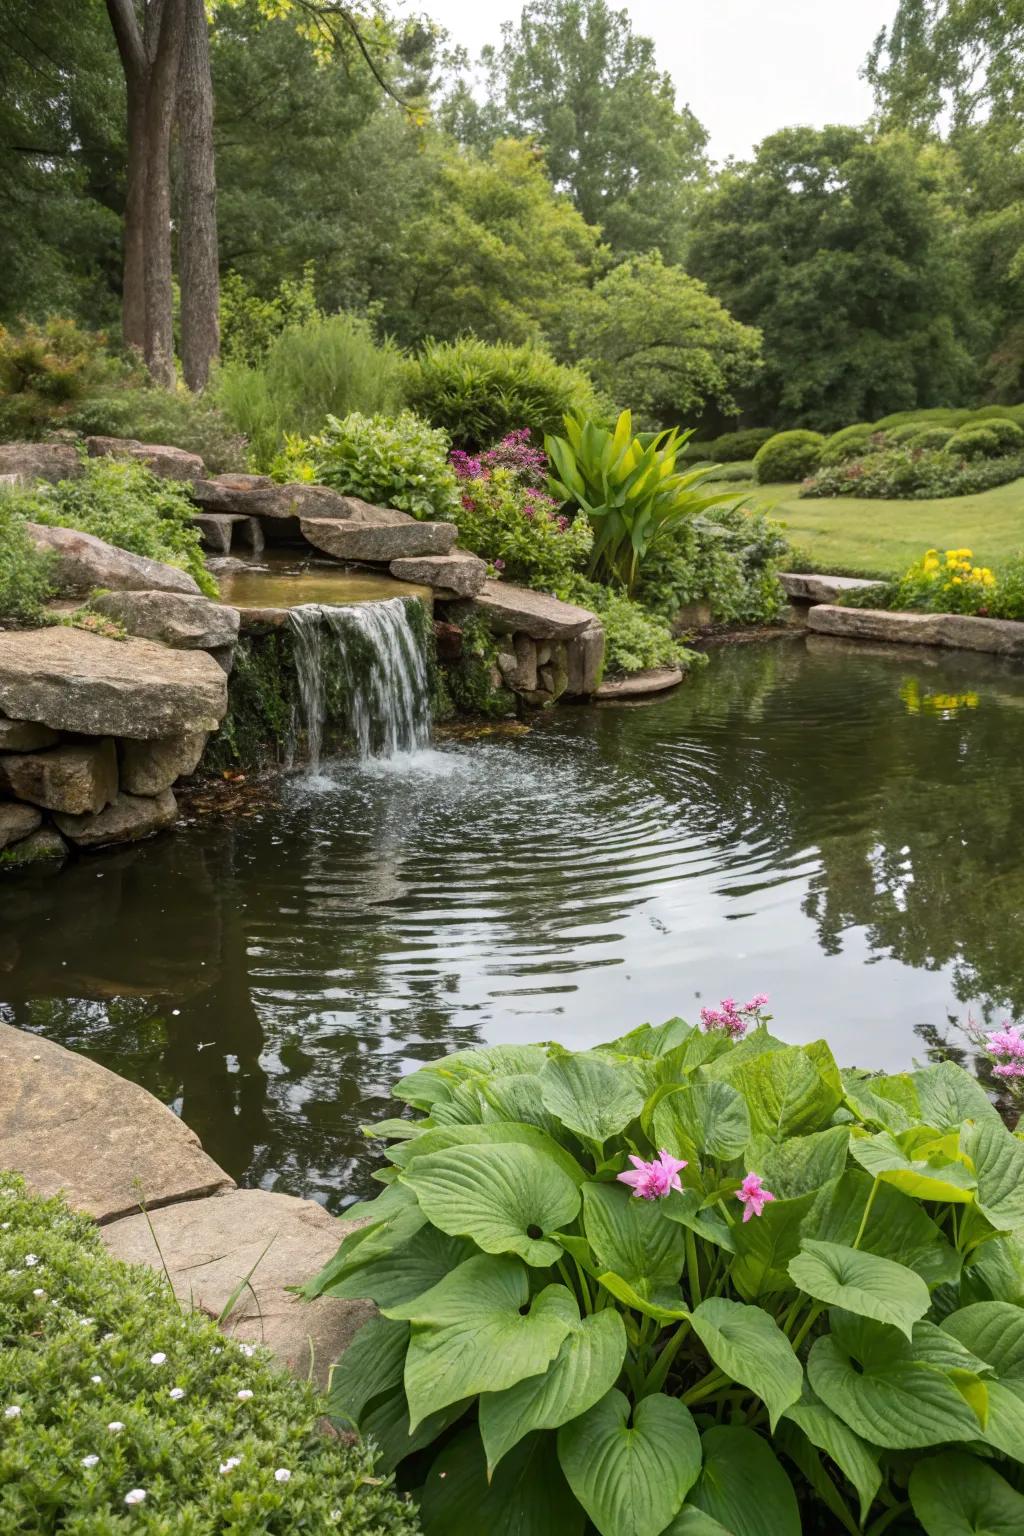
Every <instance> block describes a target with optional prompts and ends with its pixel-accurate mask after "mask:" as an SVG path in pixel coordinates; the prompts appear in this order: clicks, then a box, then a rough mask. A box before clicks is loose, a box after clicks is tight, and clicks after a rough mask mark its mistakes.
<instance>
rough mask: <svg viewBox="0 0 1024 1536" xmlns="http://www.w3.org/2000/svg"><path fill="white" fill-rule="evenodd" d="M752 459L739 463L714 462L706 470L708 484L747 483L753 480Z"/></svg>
mask: <svg viewBox="0 0 1024 1536" xmlns="http://www.w3.org/2000/svg"><path fill="white" fill-rule="evenodd" d="M754 478H755V474H754V461H753V459H748V460H746V462H745V463H741V464H715V465H712V467H711V468H710V469H709V471H708V484H709V485H710V484H712V483H713V482H714V483H716V484H727V485H748V484H751V483H752V482H753V480H754Z"/></svg>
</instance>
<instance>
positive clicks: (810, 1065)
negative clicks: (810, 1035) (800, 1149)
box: [729, 1045, 842, 1137]
mask: <svg viewBox="0 0 1024 1536" xmlns="http://www.w3.org/2000/svg"><path fill="white" fill-rule="evenodd" d="M833 1065H834V1064H833ZM729 1081H730V1082H731V1083H732V1084H733V1086H734V1087H736V1088H738V1089H739V1091H740V1092H741V1093H742V1095H743V1097H744V1098H745V1099H746V1101H747V1108H748V1110H749V1111H750V1123H751V1127H752V1129H753V1130H754V1132H755V1133H756V1132H761V1133H763V1134H765V1135H770V1136H775V1137H783V1136H795V1135H798V1134H799V1133H801V1132H806V1131H818V1130H822V1129H823V1128H824V1127H826V1126H827V1125H828V1122H829V1120H830V1119H831V1118H832V1114H833V1111H834V1110H835V1109H836V1108H837V1107H838V1105H839V1103H840V1101H841V1099H842V1090H841V1088H840V1086H839V1083H838V1074H837V1077H836V1081H835V1082H833V1081H832V1080H831V1079H830V1076H829V1075H828V1074H823V1073H822V1071H821V1070H820V1069H819V1065H818V1063H817V1062H816V1060H815V1059H814V1057H813V1055H812V1054H810V1047H808V1046H798V1045H791V1046H786V1047H785V1048H784V1049H783V1050H781V1051H770V1052H767V1053H765V1054H763V1055H761V1056H756V1057H754V1058H753V1059H752V1060H751V1061H749V1062H745V1063H742V1064H741V1065H740V1067H739V1068H738V1070H737V1071H735V1072H733V1073H732V1074H731V1075H730V1077H729Z"/></svg>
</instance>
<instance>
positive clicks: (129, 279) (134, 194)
mask: <svg viewBox="0 0 1024 1536" xmlns="http://www.w3.org/2000/svg"><path fill="white" fill-rule="evenodd" d="M127 84H128V190H127V196H126V199H125V210H124V276H123V281H122V292H121V329H122V331H123V333H124V344H125V346H126V347H130V348H132V349H133V350H134V351H136V352H138V353H139V354H140V356H142V355H144V354H145V351H146V284H145V277H144V274H143V252H144V250H145V241H144V239H143V229H144V220H145V214H144V208H145V199H146V159H147V157H146V103H145V97H144V94H143V93H142V92H141V91H140V90H139V89H138V88H137V86H136V84H135V83H134V82H133V81H132V80H131V79H130V78H129V80H128V82H127Z"/></svg>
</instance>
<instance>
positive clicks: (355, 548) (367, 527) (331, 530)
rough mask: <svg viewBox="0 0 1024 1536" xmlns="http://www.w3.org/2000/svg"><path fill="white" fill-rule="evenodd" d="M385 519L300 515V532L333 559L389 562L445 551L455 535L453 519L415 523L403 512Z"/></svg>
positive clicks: (395, 513)
mask: <svg viewBox="0 0 1024 1536" xmlns="http://www.w3.org/2000/svg"><path fill="white" fill-rule="evenodd" d="M390 517H391V519H392V520H391V521H388V522H384V521H381V522H372V523H371V522H363V521H361V520H357V519H355V518H347V519H342V518H326V517H303V518H302V519H301V521H300V524H299V527H300V528H301V530H302V536H303V538H304V539H307V540H308V541H309V543H310V544H313V545H315V547H316V548H317V549H322V550H323V551H324V553H325V554H328V555H331V556H333V558H334V559H335V560H355V561H369V562H370V563H371V564H374V563H378V562H379V563H382V564H388V565H390V564H391V562H392V561H393V560H400V559H403V558H406V557H408V556H413V555H446V554H447V553H448V551H449V550H450V549H451V548H452V545H453V544H454V543H455V540H456V538H457V537H458V529H457V528H456V526H455V524H454V523H418V522H417V521H416V519H415V518H412V517H408V516H407V515H406V514H405V513H403V512H393V513H391V514H390Z"/></svg>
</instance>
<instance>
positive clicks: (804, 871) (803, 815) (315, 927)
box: [0, 637, 1024, 1209]
mask: <svg viewBox="0 0 1024 1536" xmlns="http://www.w3.org/2000/svg"><path fill="white" fill-rule="evenodd" d="M1022 807H1024V669H1021V668H1020V667H1019V666H1014V665H1013V664H1010V663H1000V662H997V661H995V660H993V659H990V658H981V657H971V656H968V655H961V654H955V655H954V654H945V655H944V654H941V653H938V652H929V651H923V650H922V651H918V650H915V649H910V648H906V649H901V650H897V651H893V652H892V653H890V652H888V651H886V650H882V649H878V650H874V649H871V648H867V647H854V646H849V645H844V644H843V643H842V642H835V641H829V640H826V639H815V638H813V637H812V638H809V639H786V640H779V641H775V642H772V643H768V644H763V645H760V644H758V645H755V644H749V645H744V646H737V647H732V648H725V649H721V650H718V651H716V652H715V653H714V654H713V655H712V656H711V659H710V662H709V665H708V666H707V667H706V669H704V670H703V671H702V672H700V673H699V674H697V675H696V676H695V677H694V678H693V679H692V680H691V681H690V682H689V683H688V684H687V685H686V686H684V687H683V688H681V689H678V690H677V691H676V692H675V693H673V694H671V695H667V696H664V697H662V698H660V699H655V700H652V701H649V702H646V703H644V704H637V705H632V706H630V705H621V704H620V705H611V706H590V707H581V708H564V709H560V710H557V711H554V712H552V713H551V714H550V715H548V716H546V717H544V718H542V719H540V720H539V721H538V722H537V723H536V725H535V726H534V727H533V729H532V730H529V731H526V732H523V731H516V730H513V731H510V732H501V731H494V732H492V733H490V734H484V735H481V736H479V737H477V738H476V739H465V738H464V737H452V738H448V739H444V738H442V739H440V740H438V741H437V742H436V743H435V746H434V747H433V748H431V749H430V750H428V751H426V752H422V753H418V754H415V755H413V756H411V757H408V758H404V759H399V760H398V761H395V762H392V763H379V762H378V763H371V764H369V765H364V766H360V765H359V764H357V763H355V762H352V761H336V762H334V763H333V764H328V765H327V766H326V771H323V772H321V774H319V775H318V776H317V777H316V778H315V779H313V780H312V781H311V780H309V779H299V780H292V781H282V782H281V783H280V785H279V786H278V787H277V788H276V789H275V790H274V792H273V795H272V797H271V799H270V800H269V801H267V802H261V803H260V804H259V805H258V806H252V807H250V808H249V809H248V812H243V813H240V814H238V815H236V816H235V817H234V818H232V819H230V820H228V819H222V820H209V819H207V820H201V819H197V820H196V821H195V822H194V823H193V824H192V825H191V826H187V827H185V828H183V829H182V830H181V831H180V832H179V834H177V835H176V836H173V837H168V838H165V839H163V840H161V841H158V842H155V843H152V844H150V845H148V846H141V847H138V848H135V849H130V850H127V851H123V852H120V853H115V854H111V855H109V856H107V857H99V858H93V859H88V860H85V859H83V860H82V861H81V862H79V863H77V864H76V865H74V866H73V867H71V868H70V869H69V870H67V872H65V873H64V874H63V875H61V876H60V877H59V878H56V879H43V878H39V877H29V878H27V879H25V878H22V879H19V880H18V881H17V882H15V883H8V884H6V885H3V886H0V999H2V1002H0V1017H2V1018H3V1019H5V1020H6V1021H7V1022H12V1023H17V1024H20V1025H22V1026H25V1027H27V1028H29V1029H35V1030H38V1031H40V1032H41V1033H43V1034H45V1035H46V1036H48V1037H49V1038H51V1039H55V1040H58V1041H60V1042H62V1043H63V1044H65V1045H68V1046H71V1047H73V1048H75V1049H78V1050H83V1051H85V1052H86V1053H87V1054H89V1055H91V1056H94V1057H95V1058H97V1059H98V1060H100V1061H102V1062H104V1063H105V1064H106V1065H108V1066H111V1067H113V1068H114V1069H116V1070H117V1071H119V1072H121V1073H124V1074H125V1075H127V1076H129V1077H132V1078H134V1079H136V1080H137V1081H139V1082H141V1083H143V1084H144V1085H145V1086H146V1087H147V1088H149V1089H151V1090H152V1091H153V1092H154V1093H156V1094H157V1095H158V1096H159V1097H160V1098H162V1099H163V1100H164V1101H165V1102H167V1103H169V1104H172V1105H173V1106H174V1108H175V1109H176V1110H178V1111H179V1113H181V1114H182V1116H183V1117H184V1118H185V1120H186V1121H188V1123H189V1124H190V1125H192V1126H193V1127H194V1128H195V1130H196V1131H197V1132H198V1133H199V1135H200V1137H201V1138H202V1141H203V1143H204V1145H205V1146H206V1147H207V1149H208V1150H209V1151H210V1153H211V1154H212V1156H213V1157H215V1158H216V1159H217V1160H218V1161H219V1162H220V1163H221V1164H222V1165H223V1166H224V1167H226V1168H227V1169H228V1170H229V1171H230V1172H231V1173H232V1174H234V1175H235V1176H236V1177H237V1178H238V1179H239V1180H241V1181H243V1182H245V1183H250V1184H260V1185H263V1186H265V1187H268V1188H275V1189H282V1190H288V1191H291V1192H294V1193H300V1194H308V1195H312V1196H314V1197H315V1198H317V1199H319V1200H321V1201H324V1202H326V1203H327V1204H328V1205H329V1206H331V1207H332V1208H333V1209H338V1208H340V1207H342V1206H343V1205H345V1204H346V1203H348V1202H349V1201H350V1200H352V1199H354V1198H355V1197H356V1196H357V1195H359V1194H360V1193H362V1192H364V1191H365V1190H366V1188H367V1177H368V1174H369V1172H370V1171H371V1169H372V1167H373V1165H374V1162H375V1160H376V1156H377V1154H375V1153H373V1152H372V1151H370V1150H368V1148H367V1144H366V1143H365V1142H364V1141H363V1139H362V1138H361V1137H360V1135H359V1132H358V1125H359V1122H360V1121H361V1120H363V1119H367V1118H375V1117H379V1116H381V1115H382V1114H384V1113H387V1112H388V1109H387V1103H386V1094H387V1090H388V1087H389V1084H390V1083H391V1082H392V1081H393V1079H394V1078H395V1077H396V1076H398V1075H399V1074H400V1073H402V1072H403V1071H406V1070H409V1069H411V1068H412V1067H413V1066H414V1065H415V1064H416V1063H418V1062H421V1061H424V1060H429V1059H432V1058H435V1057H437V1056H439V1055H441V1054H443V1053H444V1052H446V1051H448V1050H451V1049H453V1048H456V1047H463V1046H470V1045H474V1044H477V1043H482V1042H495V1041H510V1040H516V1041H525V1040H535V1039H546V1038H557V1039H559V1040H562V1041H564V1042H567V1043H571V1044H573V1045H582V1044H584V1043H587V1042H594V1041H597V1040H599V1039H601V1038H607V1037H610V1036H612V1035H615V1034H618V1033H620V1032H621V1031H623V1030H625V1029H628V1028H630V1027H632V1026H634V1025H636V1024H639V1023H641V1022H643V1021H644V1020H648V1019H649V1020H653V1021H660V1020H662V1019H664V1018H666V1017H670V1016H672V1015H673V1014H677V1013H678V1014H682V1015H683V1016H684V1017H690V1018H695V1017H696V1015H697V1011H698V1009H699V1008H700V1006H701V1005H702V1003H710V1004H714V1003H717V1001H718V999H719V998H720V997H722V996H724V995H726V994H732V995H735V996H737V997H738V998H740V999H741V1000H742V999H744V998H746V997H747V996H749V995H751V994H753V993H755V992H762V991H763V992H767V993H768V994H769V995H770V998H771V1011H772V1012H773V1013H774V1015H775V1019H776V1024H775V1028H776V1031H777V1032H778V1033H780V1034H782V1035H783V1036H784V1037H786V1038H787V1039H790V1040H793V1041H807V1040H811V1039H814V1038H816V1037H818V1036H821V1035H824V1036H826V1037H827V1038H828V1039H829V1041H830V1042H831V1044H832V1045H833V1047H834V1049H835V1051H836V1054H837V1056H838V1057H839V1059H840V1061H841V1062H842V1063H843V1064H846V1065H852V1064H857V1065H862V1066H870V1067H884V1068H890V1069H893V1068H900V1067H903V1066H906V1065H908V1064H909V1063H910V1062H911V1061H912V1059H913V1058H914V1057H915V1056H916V1057H917V1058H918V1059H922V1060H923V1059H926V1058H927V1057H928V1056H929V1053H932V1052H935V1051H936V1050H939V1049H941V1048H942V1045H943V1042H944V1041H948V1042H949V1043H950V1044H951V1046H952V1047H953V1048H954V1049H962V1048H963V1045H964V1041H963V1038H962V1036H960V1035H959V1034H958V1031H957V1024H958V1022H962V1021H963V1020H965V1019H966V1017H967V1014H968V1012H969V1011H971V1012H973V1014H974V1016H975V1017H976V1018H982V1017H989V1016H992V1017H1002V1016H1003V1010H1006V1011H1007V1012H1009V1011H1011V1010H1013V1009H1020V1008H1022V1007H1024V944H1022V943H1021V919H1022V914H1024V815H1022Z"/></svg>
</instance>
